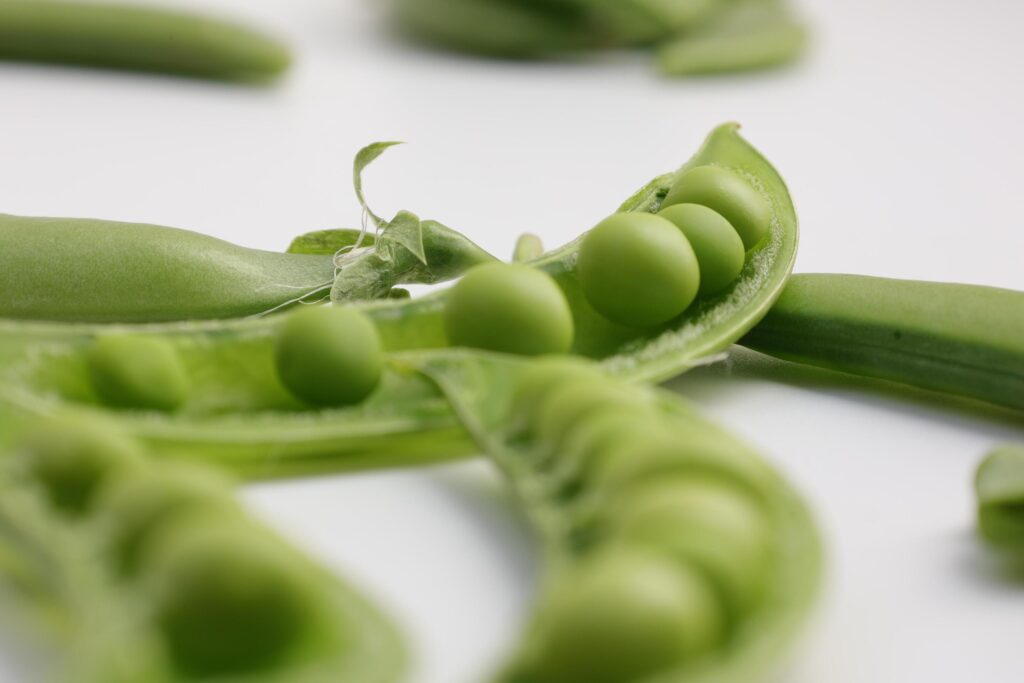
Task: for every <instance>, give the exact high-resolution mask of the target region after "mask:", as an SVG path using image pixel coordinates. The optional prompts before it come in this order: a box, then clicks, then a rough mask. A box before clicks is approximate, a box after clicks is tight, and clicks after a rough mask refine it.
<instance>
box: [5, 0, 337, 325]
mask: <svg viewBox="0 0 1024 683" xmlns="http://www.w3.org/2000/svg"><path fill="white" fill-rule="evenodd" d="M2 5H3V3H2V2H0V6H2ZM0 239H2V240H3V244H4V249H3V251H0V293H2V296H0V317H2V318H15V319H21V320H51V321H66V322H92V323H134V322H139V323H143V322H145V323H150V322H164V321H174V320H204V319H211V318H233V317H240V316H248V315H259V314H261V313H266V312H268V311H270V310H273V309H276V308H279V307H281V306H282V305H284V304H286V303H287V302H290V301H295V300H298V299H301V298H302V297H303V296H304V295H307V294H311V293H314V292H316V291H317V290H323V289H324V287H325V286H326V287H327V288H328V289H329V288H330V285H331V283H332V282H333V281H334V263H333V259H332V258H331V257H330V256H314V255H300V254H278V253H274V252H268V251H258V250H255V249H246V248H244V247H238V246H235V245H233V244H230V243H228V242H224V241H223V240H219V239H215V238H213V237H207V236H206V235H200V234H198V233H194V232H189V231H187V230H179V229H177V228H165V227H161V226H155V225H147V224H138V223H117V222H113V221H101V220H93V219H77V218H27V217H23V216H11V215H6V214H0ZM126 255H130V257H128V258H126ZM324 296H326V295H324Z"/></svg>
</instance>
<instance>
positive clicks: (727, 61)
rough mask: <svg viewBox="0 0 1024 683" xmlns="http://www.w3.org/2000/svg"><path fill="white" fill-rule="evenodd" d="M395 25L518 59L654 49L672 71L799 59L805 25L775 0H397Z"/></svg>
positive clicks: (425, 37) (436, 40) (422, 36)
mask: <svg viewBox="0 0 1024 683" xmlns="http://www.w3.org/2000/svg"><path fill="white" fill-rule="evenodd" d="M392 5H393V10H394V11H393V14H394V18H395V22H396V23H397V24H398V26H399V27H400V28H401V29H402V30H404V31H405V32H406V33H407V34H409V35H410V36H412V37H414V38H416V39H418V40H420V41H425V42H427V43H430V44H432V45H435V46H440V47H444V48H447V49H452V50H459V51H463V52H471V53H476V54H482V55H490V56H498V57H511V58H526V59H537V58H552V57H554V58H558V57H561V56H565V55H567V54H571V53H574V52H580V51H583V50H593V49H602V48H612V47H619V46H623V45H651V44H653V45H654V47H655V52H656V56H657V62H658V65H659V66H660V68H661V71H662V72H663V73H664V74H666V75H670V76H688V75H707V74H717V73H728V72H736V71H754V70H760V69H765V68H770V67H776V66H779V65H782V64H786V63H789V62H792V61H794V60H796V59H797V58H798V57H799V56H800V55H801V54H802V53H803V51H804V48H805V46H806V42H807V41H806V30H805V29H804V27H803V26H802V25H801V24H800V23H798V22H797V21H796V20H795V19H794V18H793V17H792V16H791V13H790V11H789V9H788V8H787V7H786V5H785V3H782V2H777V1H775V0H394V1H393V2H392Z"/></svg>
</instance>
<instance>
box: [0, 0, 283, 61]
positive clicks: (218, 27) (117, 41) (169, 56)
mask: <svg viewBox="0 0 1024 683" xmlns="http://www.w3.org/2000/svg"><path fill="white" fill-rule="evenodd" d="M0 59H17V60H28V61H34V62H50V63H61V64H77V65H84V66H99V67H107V68H114V69H129V70H134V71H158V72H165V73H173V74H181V75H186V76H199V77H204V78H215V79H223V80H233V81H266V80H269V79H272V78H274V77H276V76H278V75H280V74H281V73H282V72H283V71H284V70H285V69H287V68H288V65H289V62H290V61H291V59H290V57H289V54H288V50H287V49H286V48H285V47H284V46H283V45H281V44H280V43H278V42H277V41H275V40H273V39H272V38H269V37H267V36H266V35H264V34H262V33H258V32H256V31H253V30H251V29H248V28H245V27H242V26H238V25H235V24H231V23H227V22H224V21H220V20H216V19H210V18H206V17H201V16H195V15H190V14H186V13H183V12H176V11H172V10H161V9H155V8H151V7H133V6H130V5H123V4H113V3H105V2H73V1H72V2H67V1H64V0H2V1H0Z"/></svg>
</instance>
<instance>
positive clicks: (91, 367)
mask: <svg viewBox="0 0 1024 683" xmlns="http://www.w3.org/2000/svg"><path fill="white" fill-rule="evenodd" d="M85 361H86V367H87V369H88V373H89V379H90V381H91V383H92V387H93V389H94V390H95V392H96V395H97V396H98V397H99V399H100V400H101V401H102V402H103V403H104V404H106V405H108V406H112V407H115V408H128V409H139V410H159V411H163V412H171V411H174V410H177V409H178V408H180V407H181V405H182V404H183V403H184V402H185V401H186V399H187V398H188V392H189V382H188V375H187V373H186V371H185V366H184V364H183V363H182V362H181V358H180V357H179V356H178V352H177V350H176V349H175V347H174V345H173V344H172V343H171V342H170V341H168V340H167V339H164V338H161V337H156V336H140V335H131V334H111V335H107V336H102V337H99V338H97V339H96V341H95V342H93V344H92V346H91V347H90V348H89V349H88V351H87V352H86V356H85Z"/></svg>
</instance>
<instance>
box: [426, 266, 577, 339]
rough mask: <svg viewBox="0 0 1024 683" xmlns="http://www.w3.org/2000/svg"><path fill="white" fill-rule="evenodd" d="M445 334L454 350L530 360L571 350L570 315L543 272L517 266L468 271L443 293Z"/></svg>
mask: <svg viewBox="0 0 1024 683" xmlns="http://www.w3.org/2000/svg"><path fill="white" fill-rule="evenodd" d="M444 329H445V332H446V333H447V335H448V340H449V341H450V342H451V343H452V344H453V345H455V346H468V347H472V348H478V349H486V350H489V351H500V352H504V353H515V354H521V355H526V356H534V355H539V354H544V353H566V352H567V351H569V349H570V348H571V347H572V338H573V321H572V311H571V310H570V309H569V304H568V302H567V301H566V299H565V295H564V294H563V293H562V290H561V289H559V287H558V285H557V283H555V281H554V280H553V279H552V278H551V276H550V275H548V274H547V273H545V272H544V271H541V270H537V269H536V268H531V267H530V266H526V265H522V264H518V263H489V264H486V265H482V266H477V267H475V268H473V269H471V270H470V271H469V272H468V273H466V275H465V276H463V278H462V279H461V280H459V281H458V282H457V283H456V284H455V286H454V287H452V288H451V290H450V291H449V292H448V299H447V301H446V303H445V309H444Z"/></svg>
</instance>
